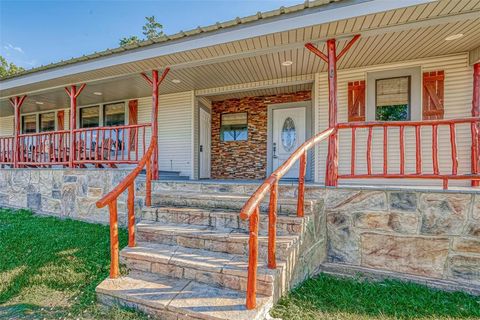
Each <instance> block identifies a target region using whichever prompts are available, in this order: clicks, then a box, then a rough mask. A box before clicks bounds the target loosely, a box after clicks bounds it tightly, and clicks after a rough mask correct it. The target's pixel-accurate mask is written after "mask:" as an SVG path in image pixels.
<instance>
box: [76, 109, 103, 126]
mask: <svg viewBox="0 0 480 320" xmlns="http://www.w3.org/2000/svg"><path fill="white" fill-rule="evenodd" d="M99 125H100V108H99V107H98V106H94V107H86V108H81V109H80V128H92V127H98V126H99Z"/></svg>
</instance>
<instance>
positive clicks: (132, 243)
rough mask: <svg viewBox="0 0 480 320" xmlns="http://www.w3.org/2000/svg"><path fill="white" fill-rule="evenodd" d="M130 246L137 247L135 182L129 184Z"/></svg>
mask: <svg viewBox="0 0 480 320" xmlns="http://www.w3.org/2000/svg"><path fill="white" fill-rule="evenodd" d="M127 207H128V246H129V247H135V182H133V183H131V184H130V185H129V186H128V199H127Z"/></svg>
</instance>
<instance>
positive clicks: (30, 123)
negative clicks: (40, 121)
mask: <svg viewBox="0 0 480 320" xmlns="http://www.w3.org/2000/svg"><path fill="white" fill-rule="evenodd" d="M22 132H23V133H35V132H37V116H36V115H34V114H32V115H28V116H23V117H22Z"/></svg>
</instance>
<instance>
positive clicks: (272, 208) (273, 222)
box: [268, 181, 278, 269]
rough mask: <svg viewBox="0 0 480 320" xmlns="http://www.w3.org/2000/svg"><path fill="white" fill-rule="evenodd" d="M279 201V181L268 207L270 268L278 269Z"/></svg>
mask: <svg viewBox="0 0 480 320" xmlns="http://www.w3.org/2000/svg"><path fill="white" fill-rule="evenodd" d="M277 201H278V181H276V182H275V183H274V184H273V186H272V188H271V189H270V203H269V206H268V268H269V269H276V268H277V258H276V253H275V251H276V243H277Z"/></svg>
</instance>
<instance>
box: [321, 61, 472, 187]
mask: <svg viewBox="0 0 480 320" xmlns="http://www.w3.org/2000/svg"><path fill="white" fill-rule="evenodd" d="M412 66H421V67H422V72H423V71H434V70H444V71H445V118H446V119H448V118H461V117H470V116H471V99H472V69H471V67H469V65H468V54H466V53H465V54H457V55H450V56H443V57H435V58H429V59H422V60H415V61H408V62H401V63H394V64H386V65H381V66H373V67H366V68H358V69H350V70H341V71H339V72H338V121H339V122H347V121H348V120H347V83H348V81H355V80H364V79H366V72H368V71H380V70H386V69H390V68H392V69H393V68H403V67H412ZM316 79H318V81H316V82H315V91H316V95H315V96H316V102H315V106H316V108H317V110H316V116H317V117H318V118H317V119H316V123H317V128H316V131H317V132H320V131H322V130H324V129H326V128H327V127H328V81H327V75H326V74H325V73H321V74H317V77H316ZM412 107H419V106H412ZM420 107H421V106H420ZM388 137H389V142H388V145H389V148H388V166H389V173H398V172H399V134H398V129H391V130H389V132H388ZM366 140H367V130H358V129H357V136H356V173H359V174H360V173H366V156H365V155H366ZM431 141H432V140H431V130H430V129H428V128H424V129H422V160H423V168H422V169H423V172H424V173H430V172H432V160H431V156H432V152H431ZM470 143H471V138H470V127H469V126H468V125H462V126H457V148H458V149H457V152H458V159H459V173H462V172H463V173H465V172H469V171H470ZM350 150H351V131H350V130H348V131H347V130H342V131H341V133H340V156H339V172H340V174H349V173H350ZM405 152H406V156H405V159H406V167H405V172H407V173H414V172H415V136H414V130H412V129H406V130H405ZM326 153H327V143H326V142H324V143H321V145H319V146H318V147H317V150H316V159H317V160H316V174H315V178H316V181H317V182H319V183H323V182H324V181H325V160H326ZM439 164H440V172H441V173H447V174H448V173H450V170H451V154H450V135H449V130H448V127H441V128H439ZM372 171H373V173H381V172H382V171H383V129H378V130H374V134H373V143H372ZM352 183H363V184H365V183H366V182H365V181H361V180H350V181H347V180H340V184H352ZM368 183H369V184H372V183H374V184H397V185H398V184H412V185H413V184H429V185H432V184H435V185H441V181H438V182H432V181H412V180H409V181H408V182H407V181H405V180H396V181H395V180H369V182H368ZM451 184H455V183H454V182H451ZM457 184H463V185H466V184H467V182H465V181H462V182H458V183H457Z"/></svg>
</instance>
